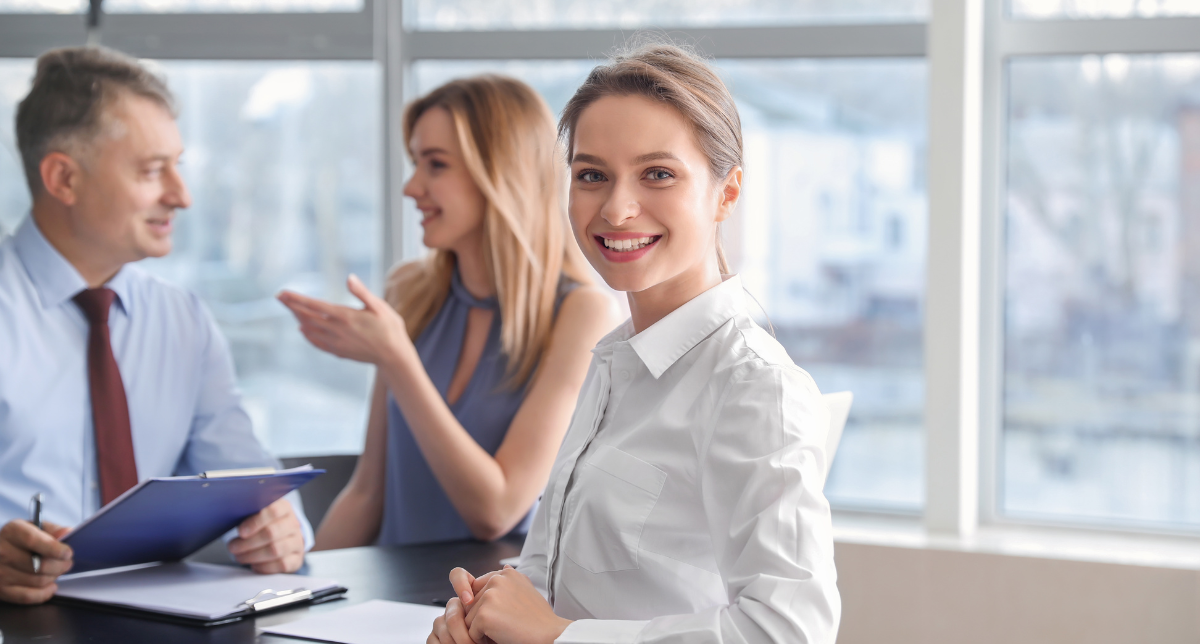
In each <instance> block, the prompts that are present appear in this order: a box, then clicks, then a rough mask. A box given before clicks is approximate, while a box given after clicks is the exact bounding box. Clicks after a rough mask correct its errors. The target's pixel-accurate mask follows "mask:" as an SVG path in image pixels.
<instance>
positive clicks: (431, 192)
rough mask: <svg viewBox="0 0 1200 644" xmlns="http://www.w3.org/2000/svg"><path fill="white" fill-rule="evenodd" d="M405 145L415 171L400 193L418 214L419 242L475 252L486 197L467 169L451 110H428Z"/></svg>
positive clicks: (430, 245) (450, 249) (481, 232)
mask: <svg viewBox="0 0 1200 644" xmlns="http://www.w3.org/2000/svg"><path fill="white" fill-rule="evenodd" d="M408 146H409V151H410V152H411V154H412V156H413V158H414V159H416V165H417V167H416V170H415V171H414V172H413V175H412V177H411V178H410V179H409V180H408V183H406V184H405V185H404V195H405V196H407V197H412V198H413V200H414V201H416V202H417V209H418V210H420V211H421V215H422V216H421V227H422V228H424V229H425V237H424V239H423V240H422V241H423V243H424V244H425V245H426V246H428V247H429V248H437V249H440V250H449V251H455V252H458V253H462V252H478V246H479V245H480V244H481V243H482V239H483V216H484V212H485V210H486V208H487V199H486V198H485V197H484V196H483V192H481V191H480V190H479V186H477V185H475V180H474V179H472V178H471V173H470V172H468V171H467V164H466V163H465V162H464V161H463V154H462V147H461V146H460V145H459V143H458V136H457V135H456V134H455V132H454V119H453V118H452V117H451V116H450V112H449V111H447V110H446V109H444V108H441V107H435V108H432V109H429V110H426V111H425V113H424V114H422V115H421V117H420V118H418V119H417V123H416V125H415V126H414V127H413V133H412V137H411V139H410V140H409V142H408Z"/></svg>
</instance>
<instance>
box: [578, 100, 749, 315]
mask: <svg viewBox="0 0 1200 644" xmlns="http://www.w3.org/2000/svg"><path fill="white" fill-rule="evenodd" d="M740 178H741V170H740V169H738V168H735V169H734V170H733V171H731V173H730V177H727V178H726V180H724V181H722V182H721V183H720V184H719V185H718V184H717V183H716V182H714V181H713V179H712V175H711V172H710V171H709V166H708V158H707V157H706V156H705V154H704V152H703V151H702V150H701V149H700V146H699V144H698V143H697V142H696V137H695V135H694V134H693V131H692V126H691V124H690V123H689V122H688V121H687V120H686V119H684V117H683V115H682V114H680V113H679V112H678V111H677V110H675V108H673V107H671V106H669V105H665V104H662V103H657V102H653V101H650V100H649V99H646V98H642V97H640V96H608V97H605V98H601V99H599V100H597V101H596V102H595V103H592V104H591V105H590V106H588V107H587V108H586V109H585V110H584V111H583V112H582V113H581V114H580V116H579V120H578V122H577V123H576V126H575V130H574V152H573V156H572V158H571V195H570V197H571V199H570V206H569V213H570V217H571V226H572V228H573V230H574V232H575V238H576V240H577V241H578V242H579V246H580V247H581V248H582V249H583V253H584V255H585V256H586V257H587V258H588V261H589V262H591V264H592V266H594V267H595V269H596V271H597V272H598V273H600V276H601V277H603V278H604V281H605V282H607V283H608V285H609V286H611V287H612V288H614V289H616V290H618V291H626V292H630V293H637V292H641V291H645V290H646V289H650V288H652V287H655V286H658V285H669V284H672V283H674V284H676V285H677V286H679V287H681V288H683V289H685V290H687V286H686V284H688V283H692V282H697V281H698V282H708V281H711V280H713V279H719V277H718V272H717V268H716V245H715V244H716V227H717V223H718V222H720V221H723V220H724V219H726V218H727V217H728V216H729V214H730V212H731V211H732V209H733V205H734V204H735V203H736V201H737V196H738V195H737V186H738V183H739V182H740ZM698 282H697V283H698ZM710 286H712V284H705V285H704V286H703V287H702V290H703V289H707V288H709V287H710ZM697 294H698V293H697Z"/></svg>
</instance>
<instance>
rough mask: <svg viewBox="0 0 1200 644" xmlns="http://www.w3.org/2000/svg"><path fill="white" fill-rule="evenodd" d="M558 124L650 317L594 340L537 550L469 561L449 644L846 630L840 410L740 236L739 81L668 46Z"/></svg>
mask: <svg viewBox="0 0 1200 644" xmlns="http://www.w3.org/2000/svg"><path fill="white" fill-rule="evenodd" d="M559 133H560V135H562V136H563V138H564V140H565V143H566V147H567V159H568V161H569V162H570V166H571V177H572V178H571V189H570V208H569V211H570V218H571V225H572V227H573V230H574V233H575V237H576V240H577V241H578V242H579V244H580V246H581V247H582V249H583V252H584V255H585V256H586V257H587V258H588V260H589V261H590V262H591V264H592V265H593V266H594V267H595V268H596V270H597V271H598V272H599V274H600V275H601V276H602V277H603V278H604V280H605V281H606V282H608V284H609V285H610V286H612V287H613V288H614V289H617V290H620V291H625V292H626V293H627V294H628V299H629V308H630V312H631V318H630V319H629V320H628V321H627V322H626V323H625V324H624V325H622V326H621V327H619V328H618V329H617V330H615V331H614V332H612V333H611V334H609V335H608V336H607V337H605V338H604V339H602V340H601V341H600V343H599V344H598V345H597V346H596V348H595V349H594V350H593V358H592V364H591V367H590V369H589V371H588V375H587V380H586V382H585V383H584V386H583V390H582V392H581V393H580V397H579V400H578V403H577V405H576V409H575V415H574V417H573V419H572V421H571V425H570V428H569V429H568V431H567V435H566V438H565V440H564V442H563V445H562V447H561V449H560V450H559V453H558V456H557V458H556V460H555V463H554V467H553V470H552V472H551V475H550V482H549V485H548V486H547V488H546V491H545V493H544V496H543V498H542V503H541V505H540V506H539V507H538V510H537V513H536V515H535V516H534V520H533V524H532V526H531V529H530V533H529V536H528V538H527V540H526V542H525V547H524V550H523V551H522V553H521V561H520V564H519V566H518V567H517V568H516V569H512V568H506V569H504V570H501V571H496V572H492V573H488V574H487V575H484V576H482V577H479V578H478V579H476V578H473V577H472V576H471V575H470V574H469V573H467V572H466V571H465V570H463V569H461V568H456V569H455V570H454V571H453V572H452V573H451V576H450V577H451V582H452V583H453V584H454V588H455V590H456V592H457V593H458V597H456V598H455V599H452V600H451V601H450V603H449V604H448V605H447V609H446V613H445V615H444V616H443V617H440V618H438V620H437V621H436V622H435V623H434V628H433V633H432V634H431V635H430V636H429V642H431V643H437V644H450V643H455V644H467V643H468V642H482V641H485V639H484V638H485V637H487V638H491V640H493V641H495V642H498V643H499V644H508V643H515V642H523V643H526V642H531V643H542V642H545V643H549V642H552V641H557V642H655V643H666V642H689V643H695V642H713V643H716V642H749V643H757V642H796V643H798V642H833V641H834V639H835V638H836V635H837V627H838V622H839V619H840V614H841V601H840V597H839V595H838V591H837V585H836V577H837V575H836V571H835V569H834V563H833V540H832V536H831V528H830V517H829V504H828V502H827V501H826V500H825V497H824V495H823V494H822V492H821V488H822V484H823V482H824V479H825V474H826V472H825V467H826V466H825V462H826V461H825V454H824V442H825V433H826V427H827V419H828V412H827V410H826V409H825V405H824V402H823V401H822V399H821V396H820V393H819V391H818V390H817V387H816V385H815V384H814V383H813V380H812V378H810V377H809V375H808V374H807V373H806V372H805V371H804V370H802V369H800V368H799V367H797V366H796V365H795V364H793V363H792V361H791V359H790V358H789V357H788V355H787V353H786V352H785V351H784V349H783V347H782V346H781V345H780V344H779V343H778V342H776V340H775V339H774V338H773V337H772V336H771V335H770V334H768V333H767V332H766V331H764V330H763V329H761V328H760V327H759V326H758V325H756V324H755V323H754V321H753V320H752V319H751V317H750V315H749V314H748V312H747V311H746V309H745V307H744V294H743V288H742V285H741V282H740V280H739V279H738V277H737V276H734V275H729V274H728V273H729V271H728V268H727V267H726V266H725V261H724V257H723V254H722V252H721V248H720V240H719V229H718V227H719V225H720V223H721V222H722V221H724V220H725V219H727V218H728V217H729V216H730V215H731V214H732V213H733V211H734V208H735V206H736V204H737V200H738V197H739V196H740V194H741V185H742V168H741V165H742V135H741V122H740V119H739V117H738V114H737V109H736V107H735V105H734V101H733V98H732V97H731V96H730V95H729V92H728V90H727V89H726V88H725V86H724V84H723V83H722V82H721V80H720V78H718V77H717V75H716V73H715V72H714V71H713V70H712V69H711V68H710V67H708V65H706V64H705V63H704V62H703V61H702V60H700V59H699V58H697V57H695V56H693V55H691V54H689V53H687V52H684V51H682V50H680V49H678V48H676V47H673V46H670V45H651V46H647V47H643V48H641V49H638V50H636V51H634V52H632V53H629V54H625V55H622V56H618V57H616V58H615V59H614V60H613V61H611V62H610V63H608V64H606V65H602V66H600V67H598V68H596V69H595V70H593V72H592V73H591V75H590V76H589V77H588V79H587V81H585V82H584V84H583V86H582V87H580V89H579V90H578V91H577V92H576V94H575V96H574V97H573V98H572V99H571V101H570V102H569V103H568V104H567V107H566V108H565V110H564V111H563V116H562V120H561V121H560V123H559Z"/></svg>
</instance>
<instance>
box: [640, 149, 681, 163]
mask: <svg viewBox="0 0 1200 644" xmlns="http://www.w3.org/2000/svg"><path fill="white" fill-rule="evenodd" d="M663 159H670V160H672V161H679V157H677V156H675V155H674V154H671V153H670V152H650V153H648V154H643V155H640V156H637V157H634V159H633V165H640V164H642V163H647V162H649V161H661V160H663Z"/></svg>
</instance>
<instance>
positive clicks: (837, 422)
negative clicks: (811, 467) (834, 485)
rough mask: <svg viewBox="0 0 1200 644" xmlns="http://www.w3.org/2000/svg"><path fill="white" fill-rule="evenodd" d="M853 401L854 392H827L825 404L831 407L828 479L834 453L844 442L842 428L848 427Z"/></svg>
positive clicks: (826, 469) (828, 435) (826, 477)
mask: <svg viewBox="0 0 1200 644" xmlns="http://www.w3.org/2000/svg"><path fill="white" fill-rule="evenodd" d="M853 402H854V393H853V392H849V391H838V392H835V393H832V394H825V406H826V407H828V408H829V433H828V434H827V435H826V436H825V479H826V480H829V469H830V468H831V467H833V455H834V454H836V453H837V448H838V443H840V442H842V430H844V429H846V419H847V418H849V417H850V405H851V404H852V403H853Z"/></svg>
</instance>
